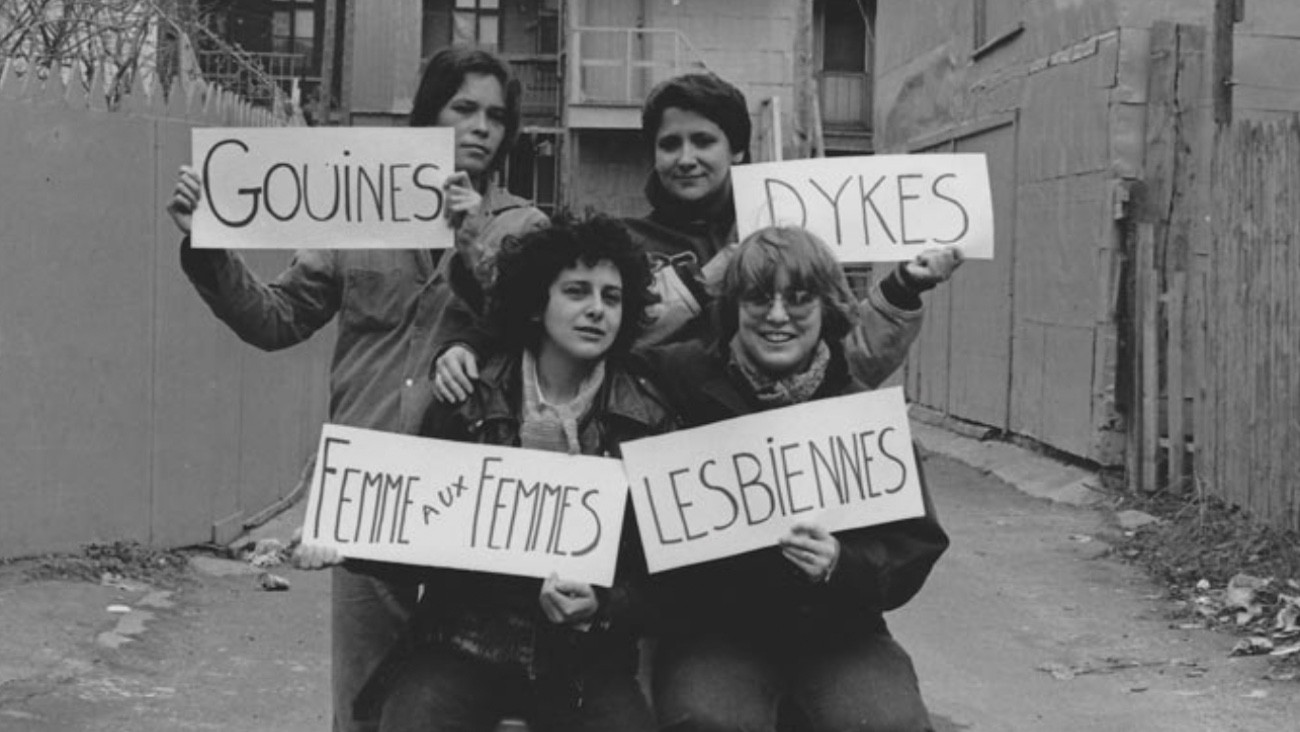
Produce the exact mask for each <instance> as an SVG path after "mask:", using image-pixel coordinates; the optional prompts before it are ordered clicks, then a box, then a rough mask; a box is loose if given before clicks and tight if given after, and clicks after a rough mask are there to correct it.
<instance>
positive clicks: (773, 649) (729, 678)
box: [653, 634, 932, 732]
mask: <svg viewBox="0 0 1300 732" xmlns="http://www.w3.org/2000/svg"><path fill="white" fill-rule="evenodd" d="M653 690H654V702H655V711H656V713H657V714H658V717H659V724H660V729H661V730H665V731H668V730H671V731H672V732H705V731H708V732H714V731H716V732H723V731H735V732H774V730H776V729H777V717H778V709H779V708H780V707H782V706H783V705H787V704H788V705H790V706H791V707H793V709H790V710H789V711H792V712H795V716H796V717H798V718H800V720H801V721H800V723H799V725H798V726H799V728H800V729H803V728H804V727H806V728H807V729H808V730H809V731H810V732H849V731H850V730H853V731H855V732H927V731H929V730H931V729H932V728H931V726H930V717H929V713H928V712H926V709H925V704H924V703H923V702H922V701H921V692H920V688H919V687H918V685H917V680H916V671H915V670H914V669H913V667H912V660H911V658H910V657H909V656H908V655H907V652H906V651H904V650H903V648H902V646H900V645H898V643H897V642H895V641H894V639H893V638H891V637H890V636H889V635H887V634H862V635H861V636H858V637H852V636H846V637H841V638H837V639H835V640H833V641H831V640H821V641H818V642H816V643H803V642H800V643H779V642H774V641H773V640H772V639H758V638H746V637H727V636H723V635H721V634H700V635H694V636H686V637H675V638H666V639H664V640H662V641H661V642H660V644H659V647H658V650H657V652H656V655H655V662H654V680H653ZM782 711H785V710H782ZM782 718H783V719H784V718H785V714H782Z"/></svg>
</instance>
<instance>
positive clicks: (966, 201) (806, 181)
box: [731, 153, 993, 262]
mask: <svg viewBox="0 0 1300 732" xmlns="http://www.w3.org/2000/svg"><path fill="white" fill-rule="evenodd" d="M731 180H732V185H733V187H734V191H735V201H736V227H737V231H738V233H739V235H740V237H741V238H742V239H743V238H744V237H745V236H748V235H749V234H751V233H753V232H754V231H756V230H758V229H761V228H763V227H765V226H771V225H773V224H775V225H795V226H802V227H804V228H807V229H808V230H809V231H811V232H813V233H814V234H816V235H817V236H819V237H821V238H822V239H823V240H825V242H826V243H827V244H829V245H830V247H831V249H833V250H835V253H836V255H837V256H838V257H839V259H840V261H842V262H898V261H907V260H910V259H912V258H913V257H915V256H916V255H917V254H918V253H919V252H921V251H922V250H924V249H929V248H931V247H939V246H955V247H959V248H960V249H961V250H962V253H963V254H964V255H965V256H966V257H967V258H970V259H992V258H993V198H992V194H991V192H990V189H989V176H988V165H987V162H986V160H985V158H984V155H982V154H977V153H960V154H952V155H940V154H933V155H931V154H925V155H866V156H859V157H844V158H815V159H812V160H790V161H786V162H778V163H756V164H753V165H737V166H735V167H733V168H732V169H731Z"/></svg>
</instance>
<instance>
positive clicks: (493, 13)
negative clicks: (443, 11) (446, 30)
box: [451, 0, 501, 51]
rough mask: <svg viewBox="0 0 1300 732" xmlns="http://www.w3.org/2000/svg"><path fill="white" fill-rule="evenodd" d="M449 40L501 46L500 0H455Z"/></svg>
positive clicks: (485, 46) (488, 47) (490, 46)
mask: <svg viewBox="0 0 1300 732" xmlns="http://www.w3.org/2000/svg"><path fill="white" fill-rule="evenodd" d="M451 27H452V30H451V42H452V43H457V44H461V43H468V44H474V45H478V46H482V47H484V48H486V49H488V50H490V51H497V50H499V49H500V48H501V0H456V5H455V8H454V9H453V10H452V12H451Z"/></svg>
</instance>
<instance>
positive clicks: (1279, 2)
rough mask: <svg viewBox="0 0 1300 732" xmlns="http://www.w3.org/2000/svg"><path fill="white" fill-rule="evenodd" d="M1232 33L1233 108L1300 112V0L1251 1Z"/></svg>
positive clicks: (1259, 113) (1258, 113)
mask: <svg viewBox="0 0 1300 732" xmlns="http://www.w3.org/2000/svg"><path fill="white" fill-rule="evenodd" d="M1245 11H1246V12H1245V17H1244V18H1243V19H1242V21H1241V22H1240V23H1238V24H1237V28H1236V33H1235V34H1234V36H1233V69H1232V76H1233V79H1234V81H1235V82H1236V83H1235V84H1234V85H1233V90H1232V95H1233V100H1232V101H1233V108H1234V110H1235V111H1236V113H1237V116H1238V117H1243V118H1251V119H1261V120H1267V119H1277V118H1279V117H1281V116H1285V115H1288V114H1291V113H1293V112H1300V3H1297V2H1295V0H1249V2H1247V3H1246V6H1245Z"/></svg>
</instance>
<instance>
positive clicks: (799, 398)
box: [727, 334, 831, 408]
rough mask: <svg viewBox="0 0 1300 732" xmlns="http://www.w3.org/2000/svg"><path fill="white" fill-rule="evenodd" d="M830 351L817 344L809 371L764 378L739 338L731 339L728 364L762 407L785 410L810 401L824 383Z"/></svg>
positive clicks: (824, 343) (765, 376)
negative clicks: (777, 377) (784, 408)
mask: <svg viewBox="0 0 1300 732" xmlns="http://www.w3.org/2000/svg"><path fill="white" fill-rule="evenodd" d="M830 362H831V349H830V346H827V345H826V341H821V340H819V341H817V350H816V352H814V353H813V357H812V361H811V362H810V363H809V364H808V368H806V369H804V370H803V371H800V372H798V373H794V374H790V375H789V376H785V377H782V378H779V379H773V378H772V377H770V376H767V375H765V374H764V373H763V372H762V371H761V370H760V369H759V368H758V366H757V365H756V364H754V362H753V361H752V360H751V359H750V358H749V355H748V354H746V353H745V349H744V348H742V347H741V345H740V335H739V334H737V335H735V336H732V338H731V347H730V356H729V358H728V359H727V364H728V366H729V367H730V370H731V371H733V372H734V373H736V374H738V375H739V376H740V378H741V379H742V380H744V382H745V384H747V385H748V386H749V388H750V389H751V390H752V391H753V392H754V396H755V397H756V398H757V399H758V401H759V403H760V404H762V405H763V407H764V408H774V407H788V406H790V405H792V404H803V403H804V402H806V401H808V400H809V399H812V396H813V394H816V393H817V389H819V388H821V385H822V382H823V381H825V380H826V369H827V367H828V366H830Z"/></svg>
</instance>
